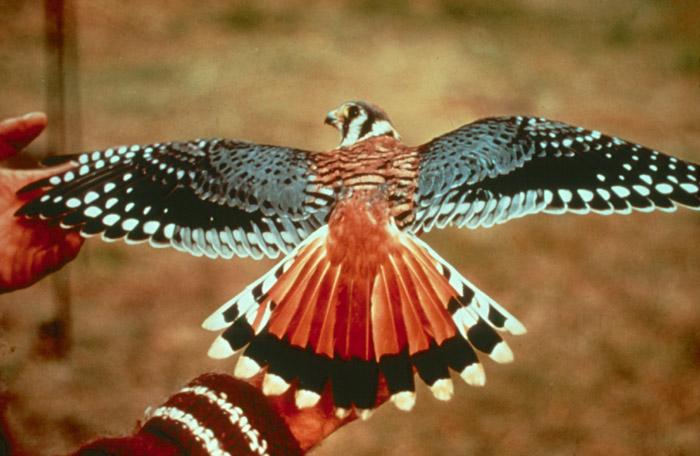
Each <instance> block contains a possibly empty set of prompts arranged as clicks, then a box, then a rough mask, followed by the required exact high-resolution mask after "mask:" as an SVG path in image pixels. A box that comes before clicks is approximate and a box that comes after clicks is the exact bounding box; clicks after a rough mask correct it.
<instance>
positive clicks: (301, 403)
mask: <svg viewBox="0 0 700 456" xmlns="http://www.w3.org/2000/svg"><path fill="white" fill-rule="evenodd" d="M319 400H321V395H320V394H318V393H315V392H313V391H309V390H305V389H300V390H297V392H296V393H294V402H295V403H296V404H297V408H298V409H305V408H311V407H313V406H315V405H316V404H318V401H319Z"/></svg>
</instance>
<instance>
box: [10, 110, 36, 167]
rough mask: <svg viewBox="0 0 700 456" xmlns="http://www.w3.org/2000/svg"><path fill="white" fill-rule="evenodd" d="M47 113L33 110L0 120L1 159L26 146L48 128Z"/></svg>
mask: <svg viewBox="0 0 700 456" xmlns="http://www.w3.org/2000/svg"><path fill="white" fill-rule="evenodd" d="M46 123H47V119H46V114H44V113H42V112H31V113H29V114H25V115H23V116H22V117H13V118H10V119H5V120H3V121H2V122H0V160H3V159H5V158H8V157H11V156H13V155H15V154H16V153H17V152H19V151H20V150H21V149H23V148H24V147H26V146H27V145H28V144H29V143H30V142H32V141H33V140H34V138H36V137H37V136H39V134H40V133H41V132H42V131H43V130H44V128H46Z"/></svg>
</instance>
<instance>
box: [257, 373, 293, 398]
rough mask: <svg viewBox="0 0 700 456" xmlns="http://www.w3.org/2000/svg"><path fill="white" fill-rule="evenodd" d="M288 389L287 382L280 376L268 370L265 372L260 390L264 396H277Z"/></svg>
mask: <svg viewBox="0 0 700 456" xmlns="http://www.w3.org/2000/svg"><path fill="white" fill-rule="evenodd" d="M288 389H289V383H287V382H286V381H285V380H284V379H283V378H282V377H280V376H279V375H275V374H271V373H269V372H267V373H265V378H264V379H263V384H262V390H263V394H265V396H279V395H280V394H283V393H284V392H285V391H287V390H288Z"/></svg>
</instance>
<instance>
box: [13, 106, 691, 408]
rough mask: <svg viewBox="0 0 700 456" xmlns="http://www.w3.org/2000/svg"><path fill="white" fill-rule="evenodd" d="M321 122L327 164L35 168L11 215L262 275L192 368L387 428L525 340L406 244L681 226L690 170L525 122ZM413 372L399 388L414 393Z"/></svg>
mask: <svg viewBox="0 0 700 456" xmlns="http://www.w3.org/2000/svg"><path fill="white" fill-rule="evenodd" d="M324 123H325V124H328V125H330V126H332V127H334V128H335V129H337V130H338V132H339V133H340V143H339V145H338V146H337V147H335V148H333V149H331V150H328V151H320V152H315V151H308V150H302V149H297V148H292V147H283V146H275V145H262V144H257V143H252V142H246V141H241V140H231V139H220V138H214V139H195V140H191V141H180V142H166V143H155V144H149V145H129V146H119V147H113V148H108V149H105V150H97V151H92V152H87V153H83V154H75V155H64V156H55V157H50V158H48V159H46V160H45V164H46V165H57V164H63V163H68V162H70V163H73V164H74V167H72V168H71V169H69V170H67V171H63V172H61V173H57V174H55V175H53V176H51V177H47V178H45V179H41V180H39V181H36V182H34V183H32V184H29V185H28V186H27V187H25V188H24V189H23V190H21V191H20V192H27V191H30V190H36V189H43V190H44V192H43V193H42V194H41V196H38V197H37V198H36V199H34V200H32V201H30V202H28V203H27V204H26V205H24V206H23V207H22V208H20V209H19V210H18V211H17V215H18V216H21V217H30V218H40V219H44V220H46V221H47V222H48V223H58V224H60V226H62V227H64V228H65V229H68V230H77V231H79V232H80V233H81V234H82V235H83V236H85V237H90V236H94V235H98V234H99V235H101V237H102V239H104V240H105V241H114V240H118V239H123V240H124V241H125V242H126V243H141V242H148V243H150V245H152V246H153V247H173V248H175V249H177V250H179V251H183V252H187V253H189V254H192V255H195V256H207V257H211V258H218V257H222V258H232V257H250V258H253V259H259V258H262V257H269V258H277V259H279V261H278V262H277V263H276V265H274V266H273V267H272V269H270V270H269V271H268V272H266V273H265V274H264V275H262V276H261V277H260V278H258V279H257V280H256V281H254V282H253V283H251V284H250V285H248V286H247V287H246V288H244V289H243V290H242V291H241V292H240V293H239V294H238V295H236V296H235V297H234V298H232V299H231V300H229V301H228V302H226V303H225V304H224V305H222V306H221V307H220V308H219V309H217V310H216V311H215V312H214V313H213V314H212V315H211V316H210V317H209V318H207V319H206V320H205V321H204V323H203V327H204V328H205V329H208V330H211V331H215V332H218V335H217V337H216V338H215V340H214V342H213V344H212V345H211V348H210V350H209V356H211V357H213V358H219V359H223V358H228V357H230V356H233V355H234V354H240V355H239V357H238V359H237V362H236V365H235V368H234V375H235V376H237V377H239V378H244V379H249V378H252V377H254V376H256V375H262V376H263V380H262V385H261V388H262V390H263V392H264V393H265V394H267V395H280V394H283V393H285V392H287V391H289V389H290V387H291V386H292V385H294V388H293V389H294V400H295V403H296V405H297V406H298V407H299V408H308V407H313V406H315V405H316V404H318V403H319V400H320V399H321V397H323V395H324V394H328V395H332V401H333V402H332V403H333V406H334V407H335V409H334V410H335V414H336V415H337V416H338V417H340V418H343V417H346V416H348V415H349V414H351V413H353V412H354V413H356V414H357V415H358V416H360V417H362V418H367V417H369V416H370V415H371V413H372V411H373V410H374V409H375V408H376V406H377V405H378V404H379V403H380V402H381V400H380V399H379V391H380V388H386V391H387V394H388V396H389V399H390V400H391V402H393V403H394V405H395V406H396V407H397V408H399V409H401V410H405V411H408V410H411V409H412V408H413V407H414V404H415V403H416V376H417V377H418V378H420V379H421V381H423V382H424V383H425V384H426V385H427V386H428V387H429V389H430V390H431V391H432V393H433V395H434V396H435V397H436V398H437V399H439V400H449V399H450V398H451V397H452V395H453V394H454V385H453V382H452V377H451V375H450V371H455V372H456V373H457V374H459V377H461V378H462V379H463V380H464V381H465V382H466V383H467V384H470V385H473V386H482V385H484V383H485V370H484V367H483V364H482V361H481V360H482V359H483V358H484V356H485V357H487V358H490V359H491V360H493V361H495V362H496V363H508V362H511V361H512V360H513V352H512V350H511V349H510V347H509V345H508V344H507V340H506V339H505V337H506V336H507V335H521V334H524V333H525V332H526V328H525V326H524V325H523V323H521V322H520V321H519V320H518V319H517V318H516V317H514V316H513V315H512V314H511V313H510V312H508V311H507V310H506V309H505V308H504V307H502V306H501V305H499V304H498V303H497V302H496V301H495V300H494V299H492V298H491V297H489V296H488V295H487V294H486V293H484V292H483V291H482V290H480V289H479V288H478V287H477V286H475V285H474V284H473V283H472V282H470V281H469V280H468V279H467V278H465V277H464V276H463V275H462V274H461V273H460V272H459V271H458V270H457V269H456V268H455V267H453V266H452V265H450V264H449V263H448V262H447V261H446V260H445V259H444V258H442V257H441V256H440V255H439V254H438V253H437V252H436V251H435V250H433V249H432V248H431V247H430V246H429V245H428V244H426V243H425V242H424V241H423V240H421V239H420V237H419V236H420V235H421V234H423V233H426V232H428V231H431V230H433V229H435V228H438V229H439V228H445V227H448V226H456V227H467V228H470V229H475V228H481V227H483V228H488V227H491V226H493V225H497V224H502V223H504V222H507V221H509V220H513V219H517V218H520V217H523V216H526V215H531V214H536V213H549V214H564V213H576V214H587V213H597V214H603V215H609V214H629V213H631V212H633V211H641V212H650V211H653V210H661V211H669V212H670V211H673V210H675V209H676V207H678V206H684V207H687V208H690V209H693V210H699V209H700V193H699V185H700V183H699V179H700V171H698V165H697V164H694V163H691V162H688V161H683V160H681V159H679V158H676V157H673V156H670V155H667V154H664V153H662V152H659V151H657V150H653V149H651V148H647V147H644V146H642V145H639V144H636V143H633V142H629V141H626V140H623V139H620V138H617V137H614V136H610V135H607V134H604V133H601V132H600V131H597V130H589V129H585V128H582V127H577V126H573V125H569V124H566V123H563V122H559V121H553V120H548V119H545V118H541V117H532V116H510V117H490V118H484V119H480V120H477V121H474V122H472V123H468V124H466V125H464V126H462V127H459V128H457V129H455V130H453V131H451V132H448V133H446V134H443V135H441V136H439V137H436V138H434V139H432V140H430V141H428V142H426V143H424V144H422V145H419V146H408V145H405V144H404V143H403V142H402V141H401V137H400V135H399V133H398V131H397V130H396V128H395V127H394V125H393V123H392V121H391V120H390V119H389V117H388V115H387V114H386V112H385V111H384V110H383V109H381V108H380V107H378V106H376V105H374V104H372V103H369V102H365V101H349V102H345V103H343V104H342V105H340V106H339V107H338V108H336V109H334V110H332V111H330V112H329V113H328V114H327V115H326V117H325V119H324ZM416 374H417V375H416Z"/></svg>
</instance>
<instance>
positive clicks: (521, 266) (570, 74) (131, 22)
mask: <svg viewBox="0 0 700 456" xmlns="http://www.w3.org/2000/svg"><path fill="white" fill-rule="evenodd" d="M76 5H77V17H78V26H79V30H78V32H79V52H80V72H79V78H80V89H81V92H80V95H81V97H80V100H81V109H82V113H83V125H82V131H83V137H82V143H83V144H84V145H85V147H86V148H87V149H100V148H105V147H108V146H112V145H115V144H124V143H148V142H156V141H161V140H172V139H187V138H193V137H206V136H226V137H234V138H242V139H249V140H253V141H257V142H262V143H274V144H284V145H294V146H297V147H302V148H308V149H327V148H329V147H332V146H334V145H335V144H336V143H337V137H336V133H335V132H334V131H333V130H331V129H329V128H324V127H323V126H322V120H323V117H324V115H325V113H326V112H327V111H328V110H329V109H331V108H333V107H335V106H336V105H338V104H339V103H340V102H342V101H345V100H348V99H367V100H371V101H374V102H376V103H378V104H379V105H381V106H382V107H384V108H385V109H386V110H387V112H389V114H390V116H391V117H392V119H393V121H394V123H395V125H396V126H397V128H398V129H399V131H400V132H401V133H402V135H403V137H404V140H405V141H406V142H407V143H409V144H418V143H422V142H425V141H426V140H428V139H430V138H431V137H434V136H437V135H439V134H442V133H443V132H446V131H448V130H451V129H453V128H456V127H458V126H460V125H462V124H464V123H467V122H469V121H471V120H474V119H476V118H478V117H483V116H490V115H501V114H515V113H517V114H536V115H542V116H547V117H550V118H554V119H559V120H564V121H567V122H571V123H574V124H580V125H583V126H587V127H590V128H596V129H599V130H602V131H605V132H607V133H611V134H616V135H619V136H621V137H624V138H627V139H631V140H634V141H636V142H640V143H642V144H646V145H648V146H651V147H654V148H658V149H660V150H663V151H667V152H669V153H673V154H675V155H677V156H679V157H682V158H685V159H689V160H692V161H695V162H700V2H697V1H693V0H677V1H661V0H619V1H614V2H613V1H600V0H594V1H574V0H564V1H557V0H531V1H525V0H506V1H501V2H490V1H488V0H470V1H457V0H391V1H385V2H380V1H371V0H363V1H357V2H351V1H338V2H332V1H301V0H294V1H285V2H281V1H280V2H275V1H270V0H265V1H234V2H216V1H211V0H210V1H194V0H172V1H170V2H167V3H166V2H140V1H135V0H127V1H122V2H118V3H115V2H110V1H106V0H90V1H88V0H80V1H76ZM42 17H43V16H42V10H41V7H40V4H39V2H36V1H17V0H0V100H1V101H0V117H6V116H10V115H15V114H20V113H23V112H26V111H31V110H38V109H39V110H40V109H42V108H43V106H44V96H45V94H44V80H45V74H44V57H43V41H42V40H43V36H42V33H43V28H42V27H43V20H42ZM43 144H44V143H42V141H39V142H38V143H37V145H36V146H35V149H34V151H35V152H36V153H40V152H41V150H42V145H43ZM428 239H429V241H430V242H431V243H432V244H433V245H434V246H435V247H436V248H437V250H438V251H439V252H441V253H442V254H443V255H444V256H445V257H446V258H447V259H448V260H450V261H451V262H452V263H453V264H455V265H456V266H457V267H458V268H459V269H460V270H461V271H462V272H463V273H464V274H465V275H466V276H467V277H469V278H470V279H472V280H473V281H474V282H475V283H476V284H477V285H479V286H480V287H481V288H482V289H483V290H484V291H486V292H487V293H489V294H490V295H491V296H492V297H494V298H495V299H496V300H498V301H499V302H500V303H501V304H503V305H504V306H506V307H507V308H509V309H510V310H511V311H512V312H513V313H515V314H516V315H517V316H518V317H520V319H521V320H522V321H523V322H524V323H525V324H526V326H527V327H528V329H529V333H528V334H527V335H526V336H523V337H518V338H512V339H511V340H510V342H511V345H512V346H513V348H514V351H515V354H516V362H515V363H514V364H511V365H507V366H496V365H494V364H493V363H487V366H486V368H487V377H488V382H487V387H486V388H484V389H475V388H469V387H467V386H466V385H462V384H458V387H457V388H456V395H455V398H454V399H453V400H452V401H451V402H449V403H440V402H438V401H436V400H434V399H433V398H432V397H431V395H430V393H429V392H428V391H427V390H426V389H424V388H421V389H420V391H419V395H420V399H419V401H418V404H417V406H416V410H415V411H414V412H412V413H410V414H404V413H400V412H398V411H396V410H394V408H393V407H390V406H387V407H382V408H381V409H380V410H379V411H378V412H377V414H376V415H375V416H374V417H373V418H372V419H371V420H370V421H369V422H366V423H354V424H352V425H350V426H348V427H347V428H344V429H342V430H341V431H339V432H338V433H337V434H335V435H333V436H332V437H331V438H330V439H328V440H327V441H326V442H325V443H324V444H323V445H322V446H321V447H320V448H319V449H318V450H316V451H315V453H314V454H318V455H332V454H339V453H341V452H344V453H346V454H356V455H375V454H376V455H379V454H382V455H394V454H396V455H399V454H401V455H405V454H509V455H510V454H513V455H515V454H518V455H526V454H527V455H536V454H542V455H545V454H546V455H571V454H586V455H587V454H606V455H608V456H613V455H638V454H654V455H657V454H668V455H692V454H700V388H699V387H698V385H699V384H700V306H699V305H698V304H700V290H699V289H698V285H699V284H700V255H699V251H700V249H699V247H700V216H699V215H698V214H697V213H692V212H689V211H683V210H681V211H679V212H677V213H675V214H672V215H669V214H664V213H654V214H635V215H632V216H628V217H609V218H606V217H600V216H588V217H578V216H575V215H569V216H566V217H551V216H544V215H541V216H536V217H529V218H526V219H524V220H519V221H516V222H512V223H509V224H506V225H504V226H499V227H496V228H493V229H490V230H478V231H457V230H448V231H446V232H441V233H431V234H430V236H428ZM270 265H271V262H259V263H256V262H252V261H242V260H235V261H228V262H226V261H211V260H206V259H197V258H190V257H188V256H186V255H182V254H180V253H177V252H173V251H154V250H150V249H149V248H148V247H143V246H137V247H126V246H124V245H121V244H116V245H115V244H109V245H108V244H104V243H101V242H100V241H90V242H88V243H87V245H86V248H85V249H84V251H83V253H82V254H81V256H80V258H79V259H78V260H77V261H76V262H75V263H74V265H73V266H72V268H73V271H74V272H73V274H72V275H73V285H72V288H73V295H74V301H75V302H74V314H75V322H74V327H75V347H74V349H73V352H72V354H71V355H70V357H69V358H68V359H66V360H63V361H49V360H46V359H43V358H41V357H39V356H37V355H36V350H35V347H36V339H37V326H38V325H39V323H40V322H41V321H43V320H44V319H46V318H48V317H49V315H50V312H51V309H52V307H53V306H52V297H51V288H50V286H49V285H48V284H47V283H46V281H43V282H41V283H39V284H37V285H35V286H33V287H32V288H30V289H27V290H24V291H21V292H17V293H13V294H10V295H3V296H2V297H0V385H1V387H2V388H3V390H4V391H5V392H6V393H9V394H10V397H11V406H10V412H11V421H12V424H13V426H14V428H15V429H16V430H18V432H19V433H20V437H21V439H22V441H23V442H24V443H25V444H26V445H27V446H28V448H29V449H30V450H31V451H33V452H36V453H39V454H47V453H48V454H53V453H60V452H65V451H69V450H70V449H73V448H75V447H76V446H77V445H78V443H80V442H82V441H84V440H85V439H89V438H93V437H95V436H99V435H105V434H111V435H119V434H124V433H128V432H130V431H131V430H132V429H133V428H134V426H135V422H136V420H137V419H139V418H140V417H142V416H143V412H144V410H145V409H146V407H148V406H152V405H157V404H158V403H159V402H160V401H162V400H163V399H164V398H166V397H167V396H168V394H169V393H172V392H173V391H175V390H176V389H177V388H178V387H180V386H182V385H183V384H184V383H185V382H187V381H188V380H190V379H191V378H193V377H195V376H196V375H198V374H200V373H202V372H205V371H210V370H218V371H226V372H230V371H231V369H232V368H233V363H232V362H217V361H213V360H209V359H207V357H206V350H207V348H208V345H209V343H210V342H211V340H212V336H213V335H212V334H209V333H206V332H205V331H203V330H201V329H200V327H199V325H200V323H201V321H202V320H203V319H204V318H205V317H206V316H207V315H209V313H210V312H211V311H212V310H213V309H215V308H216V307H218V306H219V305H220V304H221V303H223V302H224V300H226V299H228V298H229V297H231V296H233V295H234V294H236V293H237V292H238V291H239V290H240V289H241V288H242V287H243V286H244V285H245V284H247V283H248V282H249V281H250V280H252V279H254V278H255V277H257V276H258V275H260V274H261V273H263V272H264V271H265V270H266V269H267V268H268V267H269V266H270Z"/></svg>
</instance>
